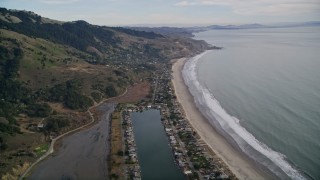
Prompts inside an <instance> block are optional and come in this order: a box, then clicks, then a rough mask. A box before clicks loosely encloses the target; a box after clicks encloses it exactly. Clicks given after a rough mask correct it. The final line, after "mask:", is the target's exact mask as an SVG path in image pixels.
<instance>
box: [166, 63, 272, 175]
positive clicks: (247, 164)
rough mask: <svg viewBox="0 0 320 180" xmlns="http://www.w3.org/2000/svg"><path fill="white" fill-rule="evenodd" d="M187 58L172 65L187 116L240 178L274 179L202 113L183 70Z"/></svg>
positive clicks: (179, 96) (179, 98) (180, 100)
mask: <svg viewBox="0 0 320 180" xmlns="http://www.w3.org/2000/svg"><path fill="white" fill-rule="evenodd" d="M186 61H187V58H182V59H179V60H178V61H176V62H175V63H174V65H173V67H172V70H173V79H172V82H173V85H174V89H175V94H176V96H177V99H178V101H179V103H180V104H181V105H182V107H183V109H184V112H185V113H186V117H187V119H188V121H189V122H190V124H191V125H192V126H193V128H194V129H195V130H196V131H197V133H198V134H199V135H200V137H201V138H202V140H203V141H205V142H206V143H207V144H208V146H209V147H211V149H212V150H213V151H214V152H215V153H216V154H217V156H218V157H220V158H221V159H222V160H223V161H224V162H225V163H226V164H227V165H228V166H229V168H230V170H231V171H232V172H233V173H234V174H235V175H236V176H237V177H238V178H239V179H252V180H257V179H272V177H271V175H269V174H267V173H265V172H263V171H262V170H260V169H259V168H258V167H257V165H256V164H254V162H252V161H251V160H250V159H248V157H246V156H244V155H243V154H242V153H241V152H239V151H238V150H236V149H235V148H234V147H233V146H231V145H230V144H229V143H228V142H227V141H226V140H225V138H224V137H223V136H221V135H220V134H219V133H218V132H217V131H216V130H215V129H214V128H213V127H212V126H211V125H210V124H209V122H208V121H207V119H206V118H205V117H204V116H203V115H202V114H201V113H200V111H199V110H198V109H197V107H196V106H195V103H194V99H193V97H192V95H191V94H190V92H189V90H188V87H187V86H186V85H185V83H184V81H183V77H182V73H181V70H182V68H183V65H184V63H185V62H186Z"/></svg>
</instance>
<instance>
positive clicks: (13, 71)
mask: <svg viewBox="0 0 320 180" xmlns="http://www.w3.org/2000/svg"><path fill="white" fill-rule="evenodd" d="M207 48H208V45H207V44H206V43H205V42H203V41H196V40H192V39H189V38H186V37H180V36H177V37H175V36H170V37H169V36H168V37H167V36H164V35H159V34H155V33H153V32H144V31H136V30H131V29H126V28H121V27H105V26H96V25H91V24H89V23H87V22H85V21H75V22H60V21H55V20H51V19H48V18H44V17H41V16H39V15H37V14H34V13H32V12H28V11H17V10H7V9H5V8H0V152H1V153H0V176H2V175H4V174H5V173H6V172H11V171H12V168H13V167H23V165H24V163H25V162H32V161H34V159H36V158H37V157H38V156H37V153H38V150H37V151H35V150H34V149H35V148H37V147H39V146H40V145H41V147H47V145H46V143H48V140H49V137H50V136H51V135H57V134H61V133H63V132H65V131H67V130H70V129H73V128H76V127H77V126H80V125H81V124H83V123H86V122H87V121H88V120H89V119H90V118H88V117H87V114H86V113H85V111H86V110H87V109H88V107H90V106H92V105H93V104H94V103H97V102H99V101H101V100H102V99H104V98H108V97H113V96H117V95H119V94H121V93H123V92H124V91H125V90H126V88H127V87H129V86H130V85H132V84H135V83H140V82H141V81H146V79H152V78H153V77H154V73H156V70H157V69H161V68H162V67H165V66H166V65H167V63H168V62H169V60H171V59H174V58H179V57H185V56H192V55H195V54H197V53H199V52H202V51H204V50H205V49H207ZM39 124H47V125H46V126H45V127H44V129H40V130H39V129H38V128H37V126H38V125H39Z"/></svg>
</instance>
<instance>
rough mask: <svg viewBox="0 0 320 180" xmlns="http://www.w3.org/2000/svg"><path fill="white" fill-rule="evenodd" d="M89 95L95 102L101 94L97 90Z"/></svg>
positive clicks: (100, 98) (100, 97) (98, 100)
mask: <svg viewBox="0 0 320 180" xmlns="http://www.w3.org/2000/svg"><path fill="white" fill-rule="evenodd" d="M91 97H92V98H93V99H94V101H95V102H100V101H101V100H102V95H101V93H99V92H92V93H91Z"/></svg>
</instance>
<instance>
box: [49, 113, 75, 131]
mask: <svg viewBox="0 0 320 180" xmlns="http://www.w3.org/2000/svg"><path fill="white" fill-rule="evenodd" d="M69 125H70V122H69V121H68V119H67V118H66V117H65V116H50V117H49V118H48V119H47V124H46V127H45V130H46V131H49V132H50V131H51V132H52V131H53V132H59V130H60V129H61V128H64V127H67V126H69Z"/></svg>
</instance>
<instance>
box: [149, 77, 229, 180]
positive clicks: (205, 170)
mask: <svg viewBox="0 0 320 180" xmlns="http://www.w3.org/2000/svg"><path fill="white" fill-rule="evenodd" d="M170 82H171V76H170V72H169V71H164V72H163V74H162V78H161V79H159V80H158V87H157V89H156V95H155V103H156V105H158V106H161V116H162V123H163V125H164V128H165V131H166V134H167V136H168V139H169V142H170V145H171V147H172V151H173V154H174V157H175V160H176V163H177V165H178V166H179V167H180V168H181V169H182V170H183V172H184V173H185V174H186V175H187V177H188V178H189V179H234V175H233V174H232V173H231V172H230V171H229V170H226V169H227V168H226V167H225V166H224V165H223V164H222V163H221V162H220V160H219V158H217V157H214V156H213V155H212V154H210V153H209V148H208V147H207V145H206V143H204V142H202V140H201V139H200V137H199V136H198V135H197V133H196V132H195V131H194V130H193V128H192V126H191V125H190V124H189V122H188V121H187V119H185V116H184V113H183V112H182V109H181V107H180V105H179V103H178V101H177V99H176V97H175V95H174V90H173V88H171V83H170Z"/></svg>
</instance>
